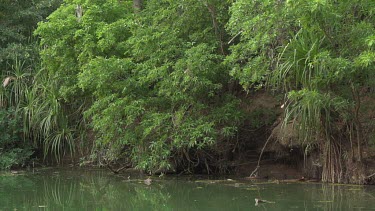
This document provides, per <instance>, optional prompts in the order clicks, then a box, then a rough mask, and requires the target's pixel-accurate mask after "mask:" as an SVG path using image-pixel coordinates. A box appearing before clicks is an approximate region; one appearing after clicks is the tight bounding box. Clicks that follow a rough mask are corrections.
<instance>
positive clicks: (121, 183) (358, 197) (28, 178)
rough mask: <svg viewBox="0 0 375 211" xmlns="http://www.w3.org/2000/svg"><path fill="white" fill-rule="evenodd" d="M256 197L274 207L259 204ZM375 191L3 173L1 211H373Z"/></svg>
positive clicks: (80, 173)
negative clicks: (145, 182)
mask: <svg viewBox="0 0 375 211" xmlns="http://www.w3.org/2000/svg"><path fill="white" fill-rule="evenodd" d="M255 198H262V199H266V200H268V201H272V202H275V203H263V204H259V205H258V206H255V201H254V199H255ZM374 205H375V188H374V187H371V186H346V185H323V184H269V183H263V184H254V183H251V182H248V181H239V180H237V181H236V180H196V179H195V180H192V179H189V178H164V179H160V178H153V182H152V184H151V185H150V186H147V185H145V184H144V183H143V180H142V179H136V177H134V175H132V176H130V179H128V177H127V175H126V176H124V177H119V176H114V175H112V174H110V173H109V172H106V171H102V170H81V169H80V170H77V169H70V170H69V169H53V170H40V171H38V172H34V173H32V172H29V173H25V174H21V175H11V174H9V173H3V174H0V210H15V209H17V210H30V209H33V210H34V209H43V210H362V209H363V210H370V209H375V206H374Z"/></svg>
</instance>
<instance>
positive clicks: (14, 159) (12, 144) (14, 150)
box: [0, 108, 33, 169]
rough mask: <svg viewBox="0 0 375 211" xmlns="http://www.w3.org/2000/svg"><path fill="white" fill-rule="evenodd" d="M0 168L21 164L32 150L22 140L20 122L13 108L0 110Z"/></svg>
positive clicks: (23, 163)
mask: <svg viewBox="0 0 375 211" xmlns="http://www.w3.org/2000/svg"><path fill="white" fill-rule="evenodd" d="M0 131H1V137H0V169H9V168H10V167H12V166H15V165H17V166H23V165H25V164H26V163H25V162H26V161H27V159H28V158H29V157H30V156H31V155H32V153H33V151H32V149H31V146H30V144H28V143H24V141H23V140H22V123H21V121H20V117H19V116H15V111H14V108H9V109H1V110H0Z"/></svg>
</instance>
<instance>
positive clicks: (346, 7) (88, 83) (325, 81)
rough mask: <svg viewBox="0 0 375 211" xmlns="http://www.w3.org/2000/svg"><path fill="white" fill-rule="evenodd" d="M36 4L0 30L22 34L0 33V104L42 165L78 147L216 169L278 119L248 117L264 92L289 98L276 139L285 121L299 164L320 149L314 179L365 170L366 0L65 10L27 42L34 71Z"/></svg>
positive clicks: (212, 1)
mask: <svg viewBox="0 0 375 211" xmlns="http://www.w3.org/2000/svg"><path fill="white" fill-rule="evenodd" d="M46 2H47V1H39V3H35V2H34V3H24V4H22V7H21V8H22V11H24V12H21V13H20V15H18V16H17V17H13V16H12V18H11V19H9V20H8V21H6V22H1V24H5V26H8V25H12V26H19V29H18V31H12V30H11V29H8V31H6V30H3V31H6V32H4V33H2V34H0V36H1V37H0V38H1V39H0V41H1V42H2V44H4V43H6V44H7V47H6V48H2V53H1V54H0V62H2V66H4V67H5V68H6V71H5V72H9V74H8V73H7V74H5V72H4V71H3V78H6V77H8V82H9V81H10V82H11V83H10V85H9V86H7V87H6V89H4V88H2V92H3V93H6V94H3V95H2V99H6V101H4V100H2V101H1V102H2V104H4V102H7V105H8V104H9V105H17V106H16V107H17V108H18V109H17V111H22V112H21V113H22V114H23V122H24V137H27V138H28V139H30V141H31V142H33V143H34V144H35V143H42V145H41V146H40V147H41V148H42V149H43V150H44V154H45V155H48V154H50V153H52V154H54V155H55V156H56V158H57V159H60V158H61V156H62V155H64V153H66V152H71V153H73V152H74V151H75V150H78V151H79V152H80V153H81V156H82V155H85V156H86V155H89V156H87V157H85V159H91V160H96V161H98V162H99V164H104V165H107V164H108V163H111V162H113V161H119V160H121V162H123V163H127V164H130V165H132V166H136V167H138V168H140V169H144V170H148V171H149V172H157V171H164V170H166V169H175V168H177V170H180V171H183V170H186V171H194V169H196V168H200V169H206V171H207V172H208V173H209V172H210V171H211V170H214V169H215V168H217V169H220V170H223V168H225V167H223V163H222V160H226V159H228V157H226V156H228V154H231V153H233V152H235V151H236V147H237V145H238V146H239V145H241V143H238V142H239V141H243V142H247V141H249V140H251V139H247V140H245V139H239V138H238V137H241V135H242V134H241V133H244V134H245V135H243V136H246V134H247V133H246V132H245V131H246V129H245V128H246V127H249V128H251V129H254V131H255V130H256V129H262V127H263V126H264V125H266V126H267V127H270V126H271V125H272V121H275V119H276V111H275V112H273V113H272V111H271V112H270V109H269V108H268V109H258V110H256V109H255V110H253V109H250V108H249V107H251V106H252V105H249V104H251V100H249V98H251V97H252V96H251V94H252V93H257V92H258V91H259V90H261V91H265V90H268V91H270V92H271V93H277V94H278V93H280V94H285V97H284V99H283V101H282V102H281V103H280V104H283V106H282V107H284V106H285V110H284V116H283V121H282V122H283V127H282V130H285V131H287V129H288V128H287V127H288V126H289V125H293V129H294V131H295V132H296V134H297V137H298V140H296V141H298V143H299V145H300V147H301V149H302V150H303V151H304V153H305V156H307V155H309V153H310V152H311V151H319V152H320V153H321V160H322V166H323V175H322V176H323V180H325V181H331V182H342V181H343V178H344V177H345V175H344V174H345V172H348V171H349V168H345V165H344V164H345V162H349V160H350V161H351V162H352V161H354V160H356V161H361V160H362V149H361V146H362V145H363V144H365V143H366V139H365V137H364V136H363V126H362V122H363V121H362V120H361V119H360V118H361V114H360V112H361V99H362V97H363V96H364V95H366V94H368V92H372V88H371V87H372V86H373V85H374V81H375V80H374V76H373V74H372V71H373V70H374V65H375V51H374V46H375V44H374V43H375V26H374V23H375V18H374V17H375V16H374V13H375V3H374V2H373V1H371V0H355V1H349V0H344V1H333V0H313V1H308V0H298V1H276V0H265V1H260V0H254V1H247V0H237V1H220V0H198V1H196V0H184V1H172V0H147V1H137V0H134V1H130V0H123V1H117V0H116V1H115V0H113V1H105V0H65V1H64V2H63V3H62V4H61V6H60V7H59V8H58V9H57V10H55V11H54V12H53V13H52V14H51V15H50V16H49V17H48V19H47V21H44V22H40V23H39V25H38V28H37V30H36V31H35V32H34V34H35V35H36V37H40V38H41V42H40V44H41V48H42V49H41V51H40V59H41V64H39V62H38V59H39V57H38V56H36V54H35V52H37V48H36V45H35V43H36V42H31V41H30V42H29V43H30V44H28V42H26V40H31V39H26V38H28V37H30V32H31V31H32V29H33V28H32V27H33V26H34V25H33V24H35V22H36V21H40V20H41V19H42V18H41V17H43V15H44V14H47V13H48V11H49V10H47V8H51V7H46ZM53 2H54V3H51V4H55V3H56V2H58V1H53ZM141 3H142V4H141ZM11 5H12V8H13V7H14V8H16V7H17V5H15V4H11ZM50 6H52V5H50ZM9 11H10V10H9ZM9 11H8V10H6V9H5V8H4V6H3V7H1V8H0V12H1V13H0V15H1V17H5V15H6V14H8V13H7V12H9ZM10 14H12V15H14V13H10ZM35 14H38V16H37V17H38V18H37V17H36V16H35ZM34 16H35V17H34ZM30 17H34V18H30ZM24 18H27V22H23V21H22V20H23V19H24ZM27 27H31V28H27ZM5 29H6V28H5ZM12 29H13V28H12ZM3 31H2V32H3ZM16 32H17V33H18V32H24V33H21V34H22V36H18V35H16V34H15V33H16ZM19 43H21V44H19ZM4 46H5V45H4ZM16 46H21V47H22V48H21V47H16ZM12 49H13V50H12ZM16 49H18V50H16ZM12 52H13V53H12ZM14 52H20V53H18V54H15V53H14ZM30 52H33V53H30ZM9 55H13V57H9ZM27 55H31V56H27ZM9 58H11V59H9ZM9 64H10V65H9ZM12 74H13V75H14V76H13V75H12ZM31 84H32V85H31ZM238 85H241V86H242V88H243V90H239V86H238ZM4 90H6V91H4ZM25 90H27V91H25ZM243 91H245V92H243ZM246 92H247V93H248V94H249V93H250V94H249V95H250V96H246V94H245V93H246ZM245 102H246V103H245ZM248 102H250V103H249V104H248V105H246V104H247V103H248ZM263 116H268V118H263V119H262V117H263ZM290 123H293V124H290ZM271 129H272V128H271ZM262 130H264V132H265V131H266V130H265V129H262ZM92 141H94V143H93V142H92ZM246 144H247V145H251V144H249V143H246ZM237 150H238V149H237ZM348 155H349V156H348ZM224 166H225V165H224ZM349 174H350V173H349Z"/></svg>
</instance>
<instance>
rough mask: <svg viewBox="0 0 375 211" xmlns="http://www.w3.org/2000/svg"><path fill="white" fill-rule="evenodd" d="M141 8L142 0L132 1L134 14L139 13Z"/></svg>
mask: <svg viewBox="0 0 375 211" xmlns="http://www.w3.org/2000/svg"><path fill="white" fill-rule="evenodd" d="M142 6H143V0H133V8H134V12H136V13H137V12H139V11H141V10H142Z"/></svg>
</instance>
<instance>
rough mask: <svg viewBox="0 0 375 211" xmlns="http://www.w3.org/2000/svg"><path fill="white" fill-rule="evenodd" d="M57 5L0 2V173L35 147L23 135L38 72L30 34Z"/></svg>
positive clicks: (36, 52)
mask: <svg viewBox="0 0 375 211" xmlns="http://www.w3.org/2000/svg"><path fill="white" fill-rule="evenodd" d="M58 5H59V1H58V0H56V1H46V0H38V1H26V0H24V1H7V0H5V1H1V2H0V67H1V68H0V76H1V79H2V81H3V83H2V85H1V87H0V114H1V126H0V127H1V132H2V137H1V141H0V142H1V143H0V148H1V155H0V169H3V168H10V167H13V166H21V165H23V164H24V163H25V161H26V160H27V159H28V158H29V157H30V156H31V154H32V151H31V149H32V148H34V147H37V145H38V144H39V143H33V142H32V141H31V137H30V136H27V133H25V132H26V131H27V130H26V124H28V123H29V122H28V121H27V119H26V118H25V117H24V106H25V104H27V101H28V99H29V97H30V94H31V90H32V89H33V80H34V76H35V74H36V72H37V71H38V70H39V68H40V65H39V46H38V45H39V43H38V39H37V38H35V37H33V36H32V33H33V31H34V30H35V28H36V27H37V23H38V22H39V21H42V20H43V19H44V18H45V17H46V16H48V15H49V14H50V13H51V12H52V11H53V10H54V9H55V8H56V7H57V6H58ZM40 100H42V99H40ZM22 122H24V123H25V127H23V126H22Z"/></svg>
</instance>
